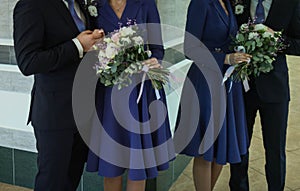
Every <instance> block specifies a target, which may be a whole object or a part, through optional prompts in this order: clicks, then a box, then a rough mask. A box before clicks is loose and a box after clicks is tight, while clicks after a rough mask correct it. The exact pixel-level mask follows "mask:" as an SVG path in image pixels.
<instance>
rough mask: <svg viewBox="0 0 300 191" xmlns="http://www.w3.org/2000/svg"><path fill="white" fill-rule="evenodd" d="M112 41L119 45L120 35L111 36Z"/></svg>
mask: <svg viewBox="0 0 300 191" xmlns="http://www.w3.org/2000/svg"><path fill="white" fill-rule="evenodd" d="M111 40H112V41H113V42H114V43H116V44H119V40H120V33H115V34H113V35H112V36H111Z"/></svg>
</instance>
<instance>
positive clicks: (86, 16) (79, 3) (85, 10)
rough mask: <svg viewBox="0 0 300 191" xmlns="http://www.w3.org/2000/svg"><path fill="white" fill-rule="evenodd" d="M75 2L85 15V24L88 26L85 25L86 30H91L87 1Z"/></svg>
mask: <svg viewBox="0 0 300 191" xmlns="http://www.w3.org/2000/svg"><path fill="white" fill-rule="evenodd" d="M75 1H76V2H77V3H78V5H79V8H80V10H81V12H82V13H83V14H84V17H85V22H86V24H85V26H86V28H87V29H90V28H91V23H90V15H89V13H88V11H87V7H86V5H85V1H83V0H75Z"/></svg>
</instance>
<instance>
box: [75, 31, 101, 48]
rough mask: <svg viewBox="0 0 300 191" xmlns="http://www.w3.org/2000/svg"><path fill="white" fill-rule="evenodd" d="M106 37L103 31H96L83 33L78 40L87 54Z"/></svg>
mask: <svg viewBox="0 0 300 191" xmlns="http://www.w3.org/2000/svg"><path fill="white" fill-rule="evenodd" d="M103 37H104V32H103V30H101V29H95V30H94V31H90V30H86V31H83V32H81V33H80V34H79V35H78V36H77V37H76V38H77V39H78V40H79V42H80V44H81V45H82V48H83V51H84V52H87V51H89V50H90V49H91V47H92V46H93V45H94V44H95V43H96V42H97V41H98V40H100V39H101V38H103Z"/></svg>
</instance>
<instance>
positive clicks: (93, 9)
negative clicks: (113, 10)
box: [88, 5, 98, 17]
mask: <svg viewBox="0 0 300 191" xmlns="http://www.w3.org/2000/svg"><path fill="white" fill-rule="evenodd" d="M88 10H89V13H90V15H91V16H92V17H97V16H98V11H97V8H96V7H95V6H94V5H90V6H89V7H88Z"/></svg>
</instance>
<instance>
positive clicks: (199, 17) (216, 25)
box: [177, 0, 251, 191]
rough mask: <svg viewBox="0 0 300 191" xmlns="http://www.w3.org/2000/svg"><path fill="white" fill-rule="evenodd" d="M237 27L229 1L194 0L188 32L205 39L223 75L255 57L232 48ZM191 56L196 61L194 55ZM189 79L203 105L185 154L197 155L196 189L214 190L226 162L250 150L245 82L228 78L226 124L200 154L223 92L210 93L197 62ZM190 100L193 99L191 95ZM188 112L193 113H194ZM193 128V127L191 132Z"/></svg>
mask: <svg viewBox="0 0 300 191" xmlns="http://www.w3.org/2000/svg"><path fill="white" fill-rule="evenodd" d="M237 30H238V28H237V24H236V20H235V17H234V14H233V12H232V10H231V6H230V2H229V0H191V2H190V5H189V8H188V14H187V24H186V31H187V33H189V34H191V35H193V36H194V37H195V38H197V39H198V40H199V44H200V41H201V42H202V43H203V44H204V45H205V46H206V47H207V48H208V50H209V52H210V53H211V54H212V56H213V57H214V59H215V61H216V62H217V64H218V66H219V69H220V71H221V72H222V73H223V74H224V73H225V71H226V70H227V69H228V68H229V67H230V64H235V63H240V62H244V61H248V59H249V58H250V57H251V56H250V55H247V54H243V53H233V52H231V51H230V50H229V47H230V43H231V39H232V37H235V35H236V33H237ZM187 36H188V35H186V37H185V42H184V43H185V44H184V46H185V50H188V49H189V47H190V46H191V44H195V41H191V40H190V39H189V38H188V37H187ZM199 46H200V45H199ZM199 53H200V52H199ZM190 59H191V60H193V58H191V57H190ZM200 59H201V58H200ZM188 78H189V79H190V80H191V82H192V84H193V86H194V87H195V89H196V92H197V96H198V98H196V99H198V100H199V104H200V106H201V107H200V106H199V107H200V116H199V123H198V126H197V129H196V132H195V134H194V136H193V137H192V139H191V141H190V142H189V144H188V145H187V146H186V147H185V148H184V149H183V151H182V152H181V153H182V154H186V155H189V156H193V157H194V164H193V177H194V184H195V187H196V190H197V191H198V190H201V191H205V190H207V191H210V190H213V187H214V185H215V183H216V181H217V179H218V176H219V174H220V172H221V170H222V165H224V164H226V163H237V162H240V160H241V159H240V156H241V155H243V154H246V152H247V149H248V139H247V133H246V120H245V113H244V103H243V89H242V85H241V83H237V82H231V80H230V79H229V80H227V81H226V83H225V87H226V90H227V95H226V96H227V97H226V102H227V106H226V114H225V119H224V122H222V123H221V124H223V125H222V127H221V129H220V132H219V134H218V135H217V138H216V140H215V142H212V146H211V147H209V149H208V150H207V151H205V152H204V153H199V148H200V144H201V142H202V141H203V137H204V134H205V132H206V130H207V126H208V123H209V120H210V116H211V111H212V107H211V103H212V100H211V97H215V96H221V95H210V90H209V86H208V83H207V81H206V79H205V76H204V75H203V73H202V72H201V71H200V70H199V68H198V67H197V66H196V65H195V64H192V66H191V68H190V70H189V72H188ZM220 84H221V83H220ZM182 96H190V92H188V90H187V89H185V88H184V89H183V93H182ZM183 98H184V97H183ZM189 99H190V100H192V98H191V97H189ZM190 104H191V105H190V106H187V107H188V108H192V107H193V105H194V104H195V103H193V102H192V101H191V102H190ZM190 111H191V112H192V110H190ZM185 112H186V111H185ZM187 112H188V111H187ZM185 115H186V116H192V115H193V113H190V114H185ZM179 120H180V116H179V118H178V121H179ZM178 121H177V122H178ZM190 121H191V120H190ZM192 129H193V127H191V126H189V127H188V129H187V131H189V130H190V131H191V130H192ZM211 140H213V138H212V139H210V141H211Z"/></svg>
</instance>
